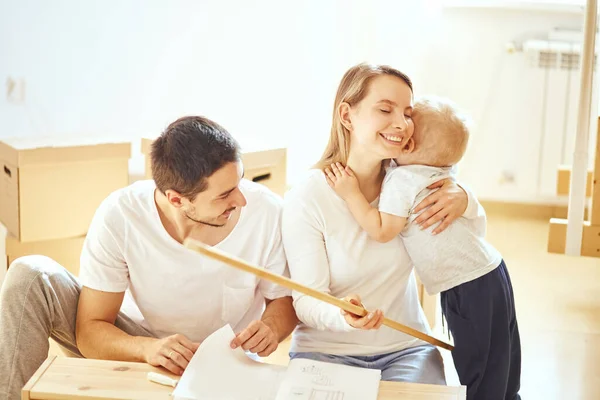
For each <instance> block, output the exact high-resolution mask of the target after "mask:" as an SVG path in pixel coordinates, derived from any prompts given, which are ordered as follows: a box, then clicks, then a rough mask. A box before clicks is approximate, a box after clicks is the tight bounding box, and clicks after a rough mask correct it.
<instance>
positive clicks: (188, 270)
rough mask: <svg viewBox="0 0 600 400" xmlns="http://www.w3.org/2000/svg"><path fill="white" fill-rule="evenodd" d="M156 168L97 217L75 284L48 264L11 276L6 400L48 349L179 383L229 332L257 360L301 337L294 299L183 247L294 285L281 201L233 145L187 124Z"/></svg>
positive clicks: (212, 128)
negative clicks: (52, 344)
mask: <svg viewBox="0 0 600 400" xmlns="http://www.w3.org/2000/svg"><path fill="white" fill-rule="evenodd" d="M151 157H152V173H153V176H154V180H149V181H140V182H136V183H134V184H132V185H130V186H128V187H126V188H123V189H121V190H118V191H116V192H114V193H112V194H111V195H110V196H109V197H108V198H107V199H106V200H105V201H104V202H103V203H102V204H101V206H100V207H99V208H98V210H97V212H96V214H95V216H94V218H93V221H92V223H91V226H90V228H89V232H88V235H87V237H86V240H85V244H84V248H83V251H82V254H81V270H80V277H79V279H77V278H75V277H74V276H73V275H71V274H69V272H67V271H66V270H65V269H64V268H62V267H61V266H60V265H58V264H57V263H56V262H54V261H52V260H51V259H49V258H47V257H42V256H28V257H23V258H21V259H18V260H15V261H14V262H13V264H12V265H11V267H10V268H9V270H8V273H7V276H6V280H5V282H4V285H3V287H2V290H1V292H0V309H1V310H2V313H1V314H0V354H2V363H1V364H0V398H1V399H18V398H20V390H21V388H22V387H23V385H24V384H25V383H26V381H27V380H28V379H29V378H30V377H31V375H32V374H33V373H34V372H35V371H36V369H37V368H38V367H39V366H40V365H41V363H42V362H43V361H44V360H45V359H46V357H47V354H48V347H49V345H48V337H51V338H53V339H54V340H55V341H57V342H58V343H59V344H60V345H61V346H62V347H63V348H65V349H66V350H68V351H70V352H71V353H73V354H74V355H76V356H84V357H87V358H96V359H111V360H122V361H138V362H147V363H149V364H152V365H155V366H163V367H165V368H167V369H168V370H170V371H171V372H174V373H176V374H181V373H183V370H184V369H185V368H186V366H187V365H188V362H189V360H190V359H191V358H192V356H193V354H194V352H195V351H196V349H197V348H198V346H199V345H200V343H201V342H202V341H203V340H204V339H205V338H206V337H207V336H209V335H210V334H211V333H212V332H214V331H215V330H217V329H218V328H220V327H222V326H223V325H225V324H230V325H231V327H232V328H233V329H234V331H235V332H236V337H235V339H234V340H233V341H232V343H231V347H232V348H237V347H239V346H241V347H242V348H243V349H244V350H247V351H250V352H253V353H256V354H258V355H259V356H267V355H269V354H271V353H272V352H273V351H274V350H275V349H276V348H277V345H278V343H279V342H280V341H281V340H283V339H285V338H286V337H287V336H288V335H289V334H290V333H291V332H292V330H293V329H294V327H295V326H296V323H297V318H296V314H295V312H294V309H293V307H292V301H291V297H290V292H289V291H288V290H287V289H284V288H282V287H279V286H276V285H274V284H271V283H269V282H268V281H262V280H258V279H257V278H256V277H255V276H254V275H251V274H247V273H244V272H241V271H238V270H236V269H233V268H231V267H228V266H226V265H224V264H222V263H219V262H217V261H214V260H212V259H209V258H207V257H204V256H202V255H200V254H198V253H196V252H194V251H192V250H189V249H187V248H186V247H184V246H183V244H182V243H183V241H184V239H185V238H187V237H191V238H193V239H195V240H198V241H200V242H202V243H205V244H207V245H210V246H215V247H218V248H219V249H221V250H224V251H226V252H228V253H231V254H234V255H236V256H237V257H240V258H242V259H245V260H247V261H249V262H251V263H254V264H257V265H260V266H263V267H264V268H266V269H269V270H270V271H272V272H275V273H279V274H284V275H286V276H288V271H287V264H286V259H285V254H284V251H283V246H282V243H281V233H280V218H281V203H280V199H279V198H278V197H277V196H276V195H275V194H273V193H272V192H270V191H269V190H268V189H267V188H265V187H264V186H261V185H258V184H256V183H253V182H250V181H247V180H243V179H242V177H243V165H242V163H241V161H240V150H239V146H238V144H237V143H236V142H235V141H234V139H233V138H232V137H231V136H230V135H229V133H228V132H227V131H225V129H223V128H222V127H221V126H219V125H218V124H216V123H214V122H213V121H210V120H208V119H206V118H202V117H184V118H181V119H179V120H177V121H175V122H173V123H172V124H171V125H169V127H168V128H167V129H166V130H165V132H164V133H163V134H162V135H161V136H160V137H159V138H158V139H157V140H156V141H155V142H154V144H153V146H152V152H151ZM68 195H69V194H68V193H65V196H66V198H67V199H68ZM74 206H76V205H74ZM263 310H264V311H263ZM261 313H262V314H261Z"/></svg>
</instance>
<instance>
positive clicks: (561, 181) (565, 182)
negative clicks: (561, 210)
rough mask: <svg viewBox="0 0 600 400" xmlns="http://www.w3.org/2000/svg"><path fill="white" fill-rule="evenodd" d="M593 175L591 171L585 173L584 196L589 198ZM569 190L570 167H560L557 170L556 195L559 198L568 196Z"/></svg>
mask: <svg viewBox="0 0 600 400" xmlns="http://www.w3.org/2000/svg"><path fill="white" fill-rule="evenodd" d="M593 175H594V174H593V173H592V171H588V172H587V177H586V186H585V196H586V197H590V196H591V195H592V182H593V178H594V176H593ZM570 189H571V167H569V166H561V167H559V168H558V175H557V179H556V194H558V195H560V196H568V195H569V191H570Z"/></svg>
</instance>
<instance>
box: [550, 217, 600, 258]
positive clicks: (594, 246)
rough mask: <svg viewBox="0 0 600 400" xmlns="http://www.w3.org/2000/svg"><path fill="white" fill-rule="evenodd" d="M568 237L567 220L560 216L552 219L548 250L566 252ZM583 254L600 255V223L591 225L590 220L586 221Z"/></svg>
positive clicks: (585, 255)
mask: <svg viewBox="0 0 600 400" xmlns="http://www.w3.org/2000/svg"><path fill="white" fill-rule="evenodd" d="M566 237H567V220H566V219H560V218H552V219H550V229H549V231H548V252H549V253H557V254H564V253H565V241H566ZM581 255H582V256H584V257H600V225H591V224H590V223H589V222H588V221H584V223H583V237H582V240H581Z"/></svg>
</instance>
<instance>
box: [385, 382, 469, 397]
mask: <svg viewBox="0 0 600 400" xmlns="http://www.w3.org/2000/svg"><path fill="white" fill-rule="evenodd" d="M466 398H467V389H466V387H465V386H441V385H425V384H415V383H405V382H385V381H382V382H381V384H380V385H379V396H377V400H398V399H402V400H462V399H466Z"/></svg>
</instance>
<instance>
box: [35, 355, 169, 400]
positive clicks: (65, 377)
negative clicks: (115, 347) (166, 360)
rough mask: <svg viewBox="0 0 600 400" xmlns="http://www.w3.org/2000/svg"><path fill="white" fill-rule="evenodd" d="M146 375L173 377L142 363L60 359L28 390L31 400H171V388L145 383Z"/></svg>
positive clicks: (162, 370) (160, 369) (164, 371)
mask: <svg viewBox="0 0 600 400" xmlns="http://www.w3.org/2000/svg"><path fill="white" fill-rule="evenodd" d="M148 372H158V373H161V374H164V375H167V376H170V377H176V376H175V375H173V374H171V373H169V372H168V371H166V370H164V369H162V368H155V367H152V366H151V365H148V364H144V363H132V362H120V361H107V360H88V359H82V358H67V357H59V358H57V359H56V361H55V362H54V363H53V365H52V368H49V369H48V370H46V371H45V373H44V376H43V378H42V379H40V380H39V381H38V383H37V384H36V385H35V387H34V388H33V390H31V397H30V398H31V399H32V400H34V399H39V400H42V399H43V400H53V399H65V400H72V399H87V400H107V399H132V400H144V399H147V400H167V399H171V400H172V398H171V396H170V395H171V393H172V392H173V388H172V387H168V386H163V385H159V384H156V383H153V382H150V381H148V379H147V378H146V376H147V374H148Z"/></svg>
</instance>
